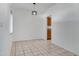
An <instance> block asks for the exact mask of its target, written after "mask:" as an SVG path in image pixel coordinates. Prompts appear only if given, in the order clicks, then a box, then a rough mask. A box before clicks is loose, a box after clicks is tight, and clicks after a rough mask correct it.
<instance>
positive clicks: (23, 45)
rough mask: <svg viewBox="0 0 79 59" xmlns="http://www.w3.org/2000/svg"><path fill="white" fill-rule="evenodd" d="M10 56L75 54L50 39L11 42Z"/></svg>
mask: <svg viewBox="0 0 79 59" xmlns="http://www.w3.org/2000/svg"><path fill="white" fill-rule="evenodd" d="M11 56H75V54H74V53H71V52H69V51H67V50H65V49H63V48H61V47H59V46H57V45H55V44H52V43H51V41H50V40H41V39H40V40H36V39H35V40H26V41H16V42H13V44H12V49H11Z"/></svg>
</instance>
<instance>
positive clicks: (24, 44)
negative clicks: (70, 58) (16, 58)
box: [0, 3, 79, 56]
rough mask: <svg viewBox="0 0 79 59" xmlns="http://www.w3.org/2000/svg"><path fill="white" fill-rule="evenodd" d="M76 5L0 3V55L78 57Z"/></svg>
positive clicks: (77, 5) (78, 22) (78, 13)
mask: <svg viewBox="0 0 79 59" xmlns="http://www.w3.org/2000/svg"><path fill="white" fill-rule="evenodd" d="M78 45H79V3H0V56H78V55H79V46H78Z"/></svg>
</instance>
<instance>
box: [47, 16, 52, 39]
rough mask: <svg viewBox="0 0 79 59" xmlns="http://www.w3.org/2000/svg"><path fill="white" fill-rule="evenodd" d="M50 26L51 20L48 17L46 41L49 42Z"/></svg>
mask: <svg viewBox="0 0 79 59" xmlns="http://www.w3.org/2000/svg"><path fill="white" fill-rule="evenodd" d="M51 24H52V19H51V17H50V16H48V17H47V40H51V34H52V33H51Z"/></svg>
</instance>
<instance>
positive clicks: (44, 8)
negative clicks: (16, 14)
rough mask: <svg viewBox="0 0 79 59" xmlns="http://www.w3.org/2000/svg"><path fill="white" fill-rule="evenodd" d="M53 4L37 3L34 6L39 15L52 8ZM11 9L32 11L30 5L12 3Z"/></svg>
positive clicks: (32, 7)
mask: <svg viewBox="0 0 79 59" xmlns="http://www.w3.org/2000/svg"><path fill="white" fill-rule="evenodd" d="M54 5H55V3H37V4H36V5H35V9H36V10H37V11H38V13H39V14H43V13H45V12H46V11H47V10H48V9H49V8H50V7H52V6H54ZM10 7H11V8H12V9H16V8H21V9H27V10H29V11H32V10H34V5H33V4H32V3H12V4H10Z"/></svg>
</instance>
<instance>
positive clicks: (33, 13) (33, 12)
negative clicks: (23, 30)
mask: <svg viewBox="0 0 79 59" xmlns="http://www.w3.org/2000/svg"><path fill="white" fill-rule="evenodd" d="M33 5H34V10H33V11H32V15H37V11H36V10H35V5H36V3H33Z"/></svg>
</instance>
